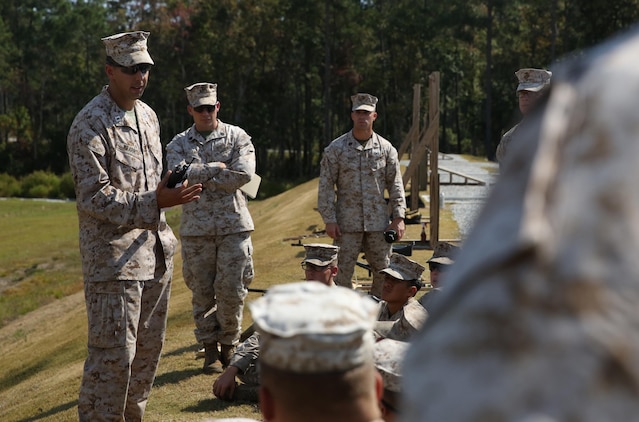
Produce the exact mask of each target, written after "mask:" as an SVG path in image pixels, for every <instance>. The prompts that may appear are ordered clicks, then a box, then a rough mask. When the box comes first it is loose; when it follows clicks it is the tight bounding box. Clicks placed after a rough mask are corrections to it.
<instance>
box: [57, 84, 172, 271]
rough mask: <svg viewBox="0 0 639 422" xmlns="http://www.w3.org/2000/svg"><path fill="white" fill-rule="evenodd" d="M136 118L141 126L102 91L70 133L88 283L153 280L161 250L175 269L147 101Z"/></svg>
mask: <svg viewBox="0 0 639 422" xmlns="http://www.w3.org/2000/svg"><path fill="white" fill-rule="evenodd" d="M135 114H136V115H137V120H138V121H137V124H136V122H135V121H131V120H130V118H129V117H128V116H126V115H125V113H124V111H122V110H121V109H120V108H119V107H118V106H117V105H116V104H115V102H113V100H112V99H111V97H110V96H109V93H108V92H107V90H106V87H105V88H104V89H103V90H102V92H101V93H100V94H99V95H98V96H96V97H95V98H94V99H93V100H91V101H90V102H89V103H88V104H87V105H86V106H85V107H84V108H83V109H82V110H81V111H80V113H78V115H77V116H76V118H75V120H74V121H73V124H72V125H71V129H70V131H69V136H68V139H67V151H68V154H69V165H70V167H71V172H72V174H73V180H74V183H75V193H76V206H77V209H78V219H79V226H80V247H81V252H82V270H83V272H84V279H85V281H90V282H93V281H108V280H151V279H153V275H154V272H155V249H156V247H157V248H158V249H160V248H161V250H162V251H163V253H164V260H165V264H166V267H167V270H168V271H172V270H173V264H172V258H173V253H174V252H175V249H176V247H177V239H176V238H175V236H174V235H173V232H172V231H171V228H170V227H169V226H168V225H167V224H166V218H165V216H164V212H161V211H159V210H158V204H157V198H156V196H155V189H156V188H157V186H158V184H159V182H160V180H161V175H162V145H161V144H160V126H159V123H158V120H157V116H156V115H155V112H154V111H153V110H152V109H151V108H150V107H149V106H147V105H146V104H144V103H143V102H142V101H139V100H138V101H136V104H135ZM138 127H139V129H140V131H139V132H138ZM140 137H141V138H142V143H143V144H144V149H143V150H140ZM160 243H161V244H160Z"/></svg>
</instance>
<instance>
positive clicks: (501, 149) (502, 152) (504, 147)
mask: <svg viewBox="0 0 639 422" xmlns="http://www.w3.org/2000/svg"><path fill="white" fill-rule="evenodd" d="M518 127H519V124H516V125H515V126H513V127H512V128H510V130H509V131H508V132H506V133H504V135H503V136H502V137H501V140H500V141H499V145H497V150H496V151H495V158H496V159H497V162H498V163H499V166H500V168H502V166H503V164H504V160H505V159H506V153H507V151H508V148H509V146H510V143H511V142H512V141H513V137H516V134H517V128H518Z"/></svg>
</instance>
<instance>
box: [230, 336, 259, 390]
mask: <svg viewBox="0 0 639 422" xmlns="http://www.w3.org/2000/svg"><path fill="white" fill-rule="evenodd" d="M259 357H260V334H259V333H258V332H257V331H256V332H254V333H253V334H251V336H249V338H247V339H246V340H244V341H243V342H242V343H240V344H238V346H237V349H236V350H235V353H234V354H233V357H232V358H231V363H230V365H232V366H235V367H237V368H238V369H239V370H240V372H239V373H238V374H237V377H238V378H239V379H240V381H242V382H243V383H244V384H247V385H259V384H260V368H259V363H258V358H259Z"/></svg>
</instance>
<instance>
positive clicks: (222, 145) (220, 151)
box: [206, 138, 233, 164]
mask: <svg viewBox="0 0 639 422" xmlns="http://www.w3.org/2000/svg"><path fill="white" fill-rule="evenodd" d="M207 155H208V157H206V158H207V159H206V162H213V161H222V162H224V163H227V164H228V163H230V162H231V161H232V159H233V145H232V144H231V143H230V142H227V140H226V138H221V139H215V140H213V141H211V142H210V143H209V148H207Z"/></svg>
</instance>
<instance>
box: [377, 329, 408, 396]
mask: <svg viewBox="0 0 639 422" xmlns="http://www.w3.org/2000/svg"><path fill="white" fill-rule="evenodd" d="M406 350H408V343H406V342H404V341H397V340H391V339H389V338H385V339H382V340H380V341H378V342H377V343H375V347H374V348H373V359H374V361H375V368H377V370H378V371H379V373H380V374H381V375H382V380H383V381H384V388H385V389H387V390H390V391H393V392H395V393H400V392H401V384H402V364H403V363H404V356H405V355H406Z"/></svg>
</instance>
